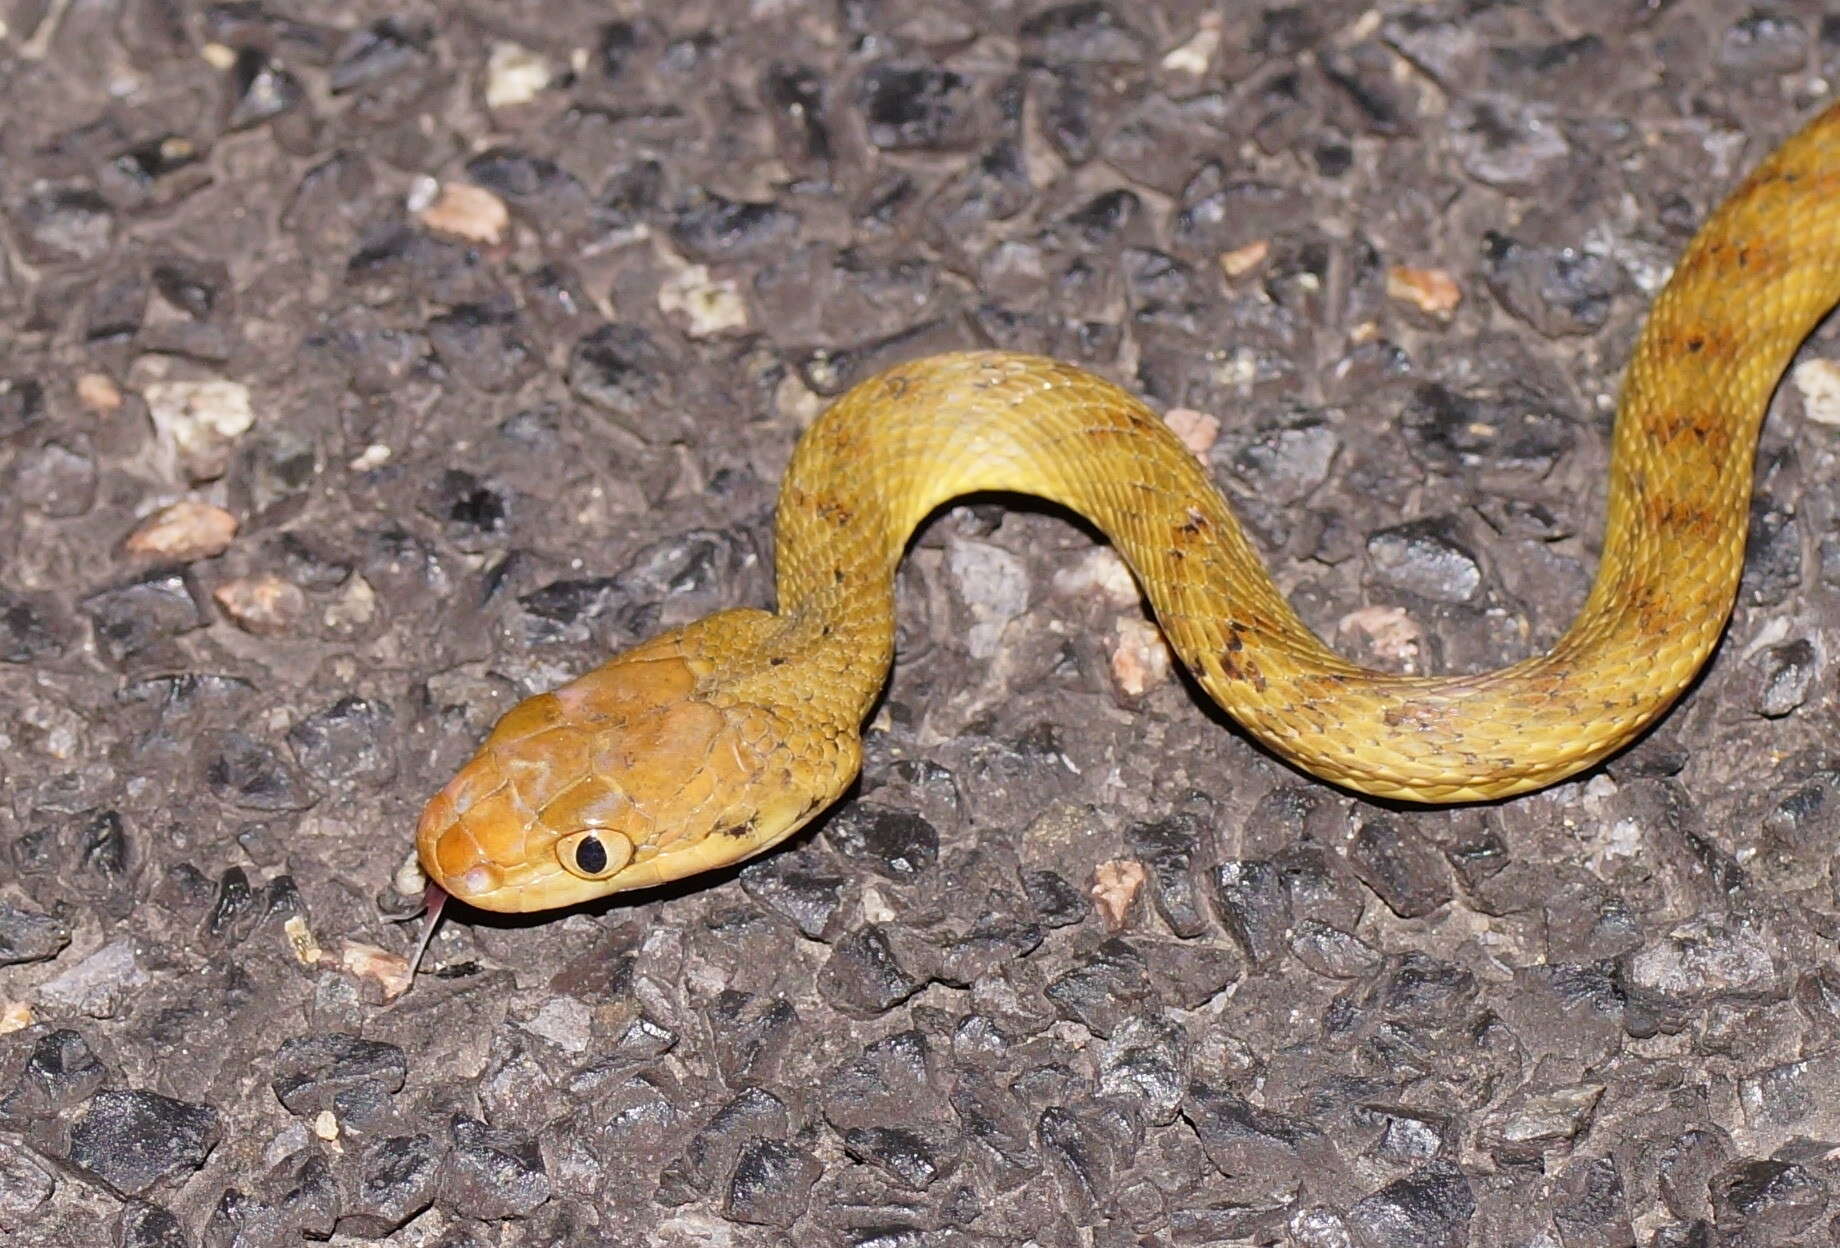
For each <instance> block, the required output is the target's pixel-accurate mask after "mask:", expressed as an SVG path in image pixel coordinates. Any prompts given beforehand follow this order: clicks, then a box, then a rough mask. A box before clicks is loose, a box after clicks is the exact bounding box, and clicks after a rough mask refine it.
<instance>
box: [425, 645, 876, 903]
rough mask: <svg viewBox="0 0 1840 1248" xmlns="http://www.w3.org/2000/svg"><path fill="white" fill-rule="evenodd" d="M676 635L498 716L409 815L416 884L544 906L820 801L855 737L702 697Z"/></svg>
mask: <svg viewBox="0 0 1840 1248" xmlns="http://www.w3.org/2000/svg"><path fill="white" fill-rule="evenodd" d="M703 623H704V624H707V623H709V621H704V622H703ZM697 627H698V626H697V625H692V626H691V630H694V629H696V628H697ZM691 630H684V631H681V632H678V633H667V634H665V635H664V636H662V637H659V638H655V639H654V640H652V641H650V642H647V643H646V644H644V645H642V646H640V647H638V648H636V649H633V650H629V651H627V652H626V653H624V654H621V655H619V656H616V657H615V658H614V659H612V660H610V661H609V662H607V663H605V664H603V665H602V666H601V667H598V668H596V669H595V670H594V671H592V672H589V673H588V674H587V675H585V676H583V677H581V678H580V679H578V680H575V681H572V682H571V683H569V684H567V685H564V686H562V687H561V688H560V689H556V690H554V691H552V692H549V693H544V694H538V695H537V696H536V697H532V698H527V699H526V700H524V701H523V702H520V703H518V704H517V705H516V706H515V707H513V708H512V709H511V710H510V711H509V712H508V713H507V714H506V715H505V716H504V718H503V719H501V720H499V722H498V724H497V726H496V727H495V728H493V730H492V733H491V735H490V736H488V737H487V738H486V741H485V743H484V744H483V745H482V746H481V747H480V749H479V752H478V753H477V754H475V755H474V756H473V758H472V760H471V761H469V762H468V763H467V764H466V765H465V766H464V767H462V768H461V769H460V771H459V772H458V773H456V774H455V776H454V778H453V779H452V780H451V781H449V782H448V784H447V785H446V787H444V788H443V789H442V790H441V791H440V792H439V793H437V794H435V795H434V797H433V798H432V799H430V801H429V802H428V805H427V807H426V809H424V810H423V812H422V818H421V823H420V826H419V827H418V828H417V831H416V847H417V850H418V851H419V853H420V855H421V860H422V866H423V868H424V869H425V870H426V871H427V872H428V875H429V876H430V877H431V878H432V879H433V880H434V881H435V882H436V883H437V884H439V885H440V886H441V887H442V888H444V889H446V890H447V891H448V892H449V893H451V894H452V895H453V896H455V897H458V898H459V899H460V900H462V901H464V902H467V903H468V904H470V905H474V906H477V907H480V908H481V909H485V910H499V911H530V910H548V909H551V908H552V907H557V906H568V905H574V904H577V903H579V902H584V901H591V900H593V899H595V898H599V897H605V896H607V895H608V894H610V893H618V892H625V891H626V890H628V889H634V888H646V887H649V886H651V885H655V884H662V883H665V882H666V881H669V880H675V879H680V878H682V877H684V876H687V875H694V874H696V873H697V872H700V871H707V870H711V869H713V868H716V867H722V866H727V865H729V864H731V863H735V862H740V861H741V860H743V859H746V858H749V857H752V856H753V855H754V854H757V853H759V852H760V851H762V850H764V849H766V848H768V847H769V846H772V845H774V844H777V843H778V842H779V841H781V840H783V839H784V838H785V837H787V836H789V835H791V834H792V833H793V832H794V831H796V830H797V829H798V828H800V827H801V826H803V825H804V824H805V822H806V821H807V820H809V819H810V818H811V817H812V815H814V814H816V813H817V812H818V811H819V810H820V809H822V808H823V807H824V806H825V805H827V804H828V803H829V802H830V801H831V800H833V799H834V798H835V797H836V796H837V794H838V793H840V792H841V791H842V790H843V788H844V787H845V786H846V785H847V784H848V783H849V782H850V780H851V779H852V778H853V777H854V776H855V774H856V768H857V766H858V764H859V762H860V745H859V743H858V742H857V739H856V737H855V735H854V733H853V732H852V733H848V734H844V735H843V736H842V737H841V738H838V737H834V736H833V734H830V733H815V734H814V732H813V731H812V730H811V728H810V727H809V726H806V727H800V726H798V725H796V724H788V723H786V722H785V720H784V716H783V712H782V711H781V710H779V709H778V708H775V709H773V710H768V709H766V708H762V707H756V706H752V705H749V704H748V703H746V702H745V701H738V700H736V699H733V698H730V697H725V696H722V695H720V694H716V693H712V692H711V690H710V682H709V681H708V680H707V679H706V678H707V676H708V671H707V667H708V665H707V664H706V663H704V662H703V661H701V660H699V659H697V658H696V657H695V655H696V654H697V653H698V651H699V647H697V646H695V645H690V646H686V645H685V635H686V633H689V632H690V631H691ZM789 739H792V740H796V742H797V744H798V746H799V747H800V748H789V747H788V741H789ZM814 742H815V743H816V744H817V745H818V746H819V747H820V748H818V749H817V750H815V751H814V750H813V748H812V746H813V744H814ZM814 763H818V764H819V765H817V766H815V767H814V765H813V764H814Z"/></svg>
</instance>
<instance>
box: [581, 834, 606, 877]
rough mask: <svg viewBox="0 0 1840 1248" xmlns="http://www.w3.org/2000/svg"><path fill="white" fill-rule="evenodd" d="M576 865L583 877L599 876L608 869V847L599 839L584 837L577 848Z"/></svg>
mask: <svg viewBox="0 0 1840 1248" xmlns="http://www.w3.org/2000/svg"><path fill="white" fill-rule="evenodd" d="M575 865H576V866H578V867H580V868H581V873H582V874H583V875H599V874H600V873H601V872H603V871H605V870H606V869H607V847H606V846H605V845H603V844H601V843H600V839H599V838H598V837H592V836H584V837H582V838H581V841H580V842H579V843H578V844H577V845H576V846H575Z"/></svg>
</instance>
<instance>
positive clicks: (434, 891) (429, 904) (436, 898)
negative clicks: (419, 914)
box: [409, 881, 447, 982]
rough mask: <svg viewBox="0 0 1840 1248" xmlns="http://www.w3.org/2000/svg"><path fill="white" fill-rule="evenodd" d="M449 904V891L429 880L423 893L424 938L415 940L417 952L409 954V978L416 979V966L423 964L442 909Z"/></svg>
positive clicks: (412, 980) (439, 920)
mask: <svg viewBox="0 0 1840 1248" xmlns="http://www.w3.org/2000/svg"><path fill="white" fill-rule="evenodd" d="M446 905H447V892H446V890H444V889H443V888H442V887H441V886H440V885H439V884H436V883H434V882H433V881H429V884H428V888H427V890H426V891H425V892H423V894H422V910H423V915H424V917H423V919H422V938H421V939H420V940H418V941H416V942H415V952H414V953H413V954H411V955H410V956H409V979H410V982H414V980H415V972H416V968H418V967H420V966H421V964H422V955H423V954H424V953H426V952H427V951H428V942H429V941H430V940H432V939H433V938H434V929H435V927H436V926H437V925H438V924H439V923H440V922H441V911H442V910H443V909H444V908H445V907H446Z"/></svg>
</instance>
